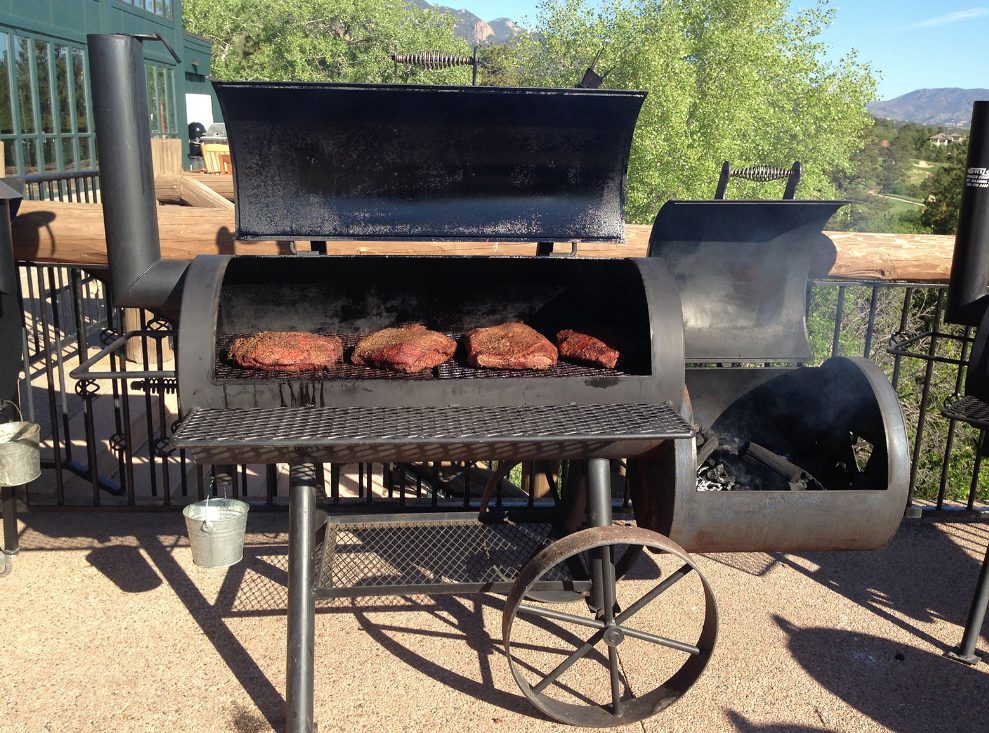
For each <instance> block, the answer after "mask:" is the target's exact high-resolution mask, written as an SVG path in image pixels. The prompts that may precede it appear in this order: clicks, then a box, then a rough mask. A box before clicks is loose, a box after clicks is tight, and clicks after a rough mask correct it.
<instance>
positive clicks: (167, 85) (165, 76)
mask: <svg viewBox="0 0 989 733" xmlns="http://www.w3.org/2000/svg"><path fill="white" fill-rule="evenodd" d="M174 79H175V72H174V71H172V70H171V69H162V70H161V88H162V89H164V90H165V94H164V103H163V104H164V112H163V113H162V119H163V120H164V121H165V131H166V132H176V128H175V98H174V95H173V94H172V92H173V91H174V90H173V85H172V82H173V80H174Z"/></svg>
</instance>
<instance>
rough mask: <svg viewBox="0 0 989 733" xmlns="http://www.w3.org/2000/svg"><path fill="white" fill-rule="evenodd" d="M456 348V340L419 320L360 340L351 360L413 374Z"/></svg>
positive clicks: (441, 358)
mask: <svg viewBox="0 0 989 733" xmlns="http://www.w3.org/2000/svg"><path fill="white" fill-rule="evenodd" d="M456 350H457V342H456V341H454V340H453V339H451V338H449V337H448V336H445V335H444V334H442V333H439V332H438V331H430V330H429V329H427V328H426V327H425V326H423V325H422V324H419V323H416V324H413V325H410V326H402V327H400V328H383V329H381V330H380V331H375V332H374V333H372V334H370V335H368V336H365V337H364V338H362V339H361V340H360V341H358V342H357V346H356V347H354V353H353V355H352V356H351V357H350V360H351V361H352V362H354V364H358V365H360V366H374V367H381V368H384V369H391V370H392V371H396V372H403V373H405V374H412V373H413V372H421V371H423V370H424V369H432V368H433V367H436V366H439V365H440V364H442V363H443V362H444V361H446V360H447V359H449V358H450V357H451V356H453V353H454V352H455V351H456Z"/></svg>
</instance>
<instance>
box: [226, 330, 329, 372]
mask: <svg viewBox="0 0 989 733" xmlns="http://www.w3.org/2000/svg"><path fill="white" fill-rule="evenodd" d="M227 358H229V359H230V360H231V361H233V362H234V363H235V364H238V365H239V366H242V367H245V368H247V369H264V370H266V371H270V372H306V371H311V370H317V369H327V368H329V367H331V366H333V365H334V364H337V363H339V362H340V361H341V360H342V359H343V343H342V342H341V341H340V339H339V338H337V337H336V336H321V335H319V334H316V333H305V332H302V331H261V332H260V333H256V334H254V335H253V336H244V337H242V338H239V339H237V340H235V341H234V342H233V344H232V345H231V346H230V350H229V351H228V352H227Z"/></svg>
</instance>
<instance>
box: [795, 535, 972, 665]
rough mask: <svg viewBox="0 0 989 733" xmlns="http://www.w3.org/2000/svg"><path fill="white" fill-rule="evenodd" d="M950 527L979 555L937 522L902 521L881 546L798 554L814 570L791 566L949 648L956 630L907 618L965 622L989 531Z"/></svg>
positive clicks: (934, 644)
mask: <svg viewBox="0 0 989 733" xmlns="http://www.w3.org/2000/svg"><path fill="white" fill-rule="evenodd" d="M952 531H953V532H955V533H957V534H959V536H960V538H961V541H964V542H965V543H966V544H970V545H971V546H972V547H974V548H976V549H977V550H978V559H976V558H975V557H972V556H971V555H969V554H968V553H967V552H966V551H965V549H964V548H963V547H961V546H959V544H958V543H957V542H956V541H954V540H953V539H952V537H951V535H949V534H947V533H946V532H945V531H942V530H941V529H939V528H938V527H937V526H936V525H933V524H929V523H920V522H906V523H904V525H903V526H902V527H900V529H899V531H898V532H897V533H896V535H895V536H894V537H893V539H892V540H891V541H890V543H889V544H888V545H887V546H886V547H884V548H882V549H880V550H876V551H874V552H819V553H799V555H798V556H799V557H802V558H805V559H807V560H809V561H810V562H811V563H813V564H814V565H817V566H818V567H817V569H816V570H809V569H807V568H806V567H802V566H801V565H799V564H795V563H789V565H790V566H791V567H792V568H793V569H795V570H797V571H799V572H801V573H803V574H804V575H806V576H807V577H809V578H812V579H813V580H815V581H817V582H818V583H821V584H822V585H824V586H826V587H828V588H830V589H831V590H833V591H835V592H836V593H840V594H841V595H843V596H844V597H845V598H848V599H849V600H851V601H854V602H855V603H857V604H858V605H860V606H862V607H863V608H866V609H868V610H870V611H871V612H872V613H875V614H876V615H878V616H880V617H881V618H883V619H885V620H886V621H889V622H890V623H892V624H895V625H896V626H898V627H900V628H901V629H904V630H905V631H907V632H909V633H910V634H912V635H914V636H915V637H917V638H918V639H920V640H922V641H924V642H926V643H927V644H930V645H931V646H932V647H934V648H935V649H940V650H942V651H948V650H950V649H953V648H954V647H955V646H957V645H958V644H959V643H960V642H961V636H960V634H959V638H957V639H937V638H934V637H932V636H931V635H929V634H928V633H926V632H924V631H923V630H922V629H920V628H919V626H918V625H917V624H913V623H910V620H914V621H917V622H919V623H923V624H926V623H930V622H932V621H937V620H941V621H947V622H949V623H953V624H958V625H959V626H964V624H965V621H966V619H967V617H968V610H969V607H970V605H971V603H972V596H973V594H974V592H975V584H976V581H977V580H978V576H979V569H980V567H981V558H982V555H983V552H984V550H985V547H986V542H989V531H987V528H986V526H985V525H980V524H958V525H953V527H952ZM918 553H923V554H924V555H925V557H924V558H922V559H921V558H920V557H919V556H918ZM777 559H779V560H781V561H782V560H783V559H784V556H783V555H779V556H778V558H777ZM894 612H895V613H894ZM904 616H905V617H906V619H904V618H902V617H904ZM987 626H989V625H987ZM987 633H989V631H987V628H986V627H984V628H983V633H982V635H983V638H986V639H989V636H987Z"/></svg>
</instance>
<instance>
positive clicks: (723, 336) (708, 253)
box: [630, 201, 910, 552]
mask: <svg viewBox="0 0 989 733" xmlns="http://www.w3.org/2000/svg"><path fill="white" fill-rule="evenodd" d="M840 205H841V202H828V201H732V202H728V201H703V202H701V201H697V202H670V203H668V204H667V205H666V206H664V208H663V209H662V210H661V211H660V213H659V215H658V216H657V218H656V223H655V224H654V227H653V232H652V236H651V238H650V254H651V256H654V257H658V258H661V259H663V260H664V261H665V262H666V263H667V264H668V265H669V267H670V269H671V271H672V272H673V277H674V279H675V280H676V282H677V286H678V288H679V291H680V295H681V299H682V301H683V310H684V342H685V347H684V354H685V359H686V362H687V369H686V374H685V383H686V388H687V392H688V394H689V400H688V403H687V404H688V405H689V419H690V420H691V421H692V423H693V426H694V427H695V429H696V430H697V436H698V437H697V438H696V439H695V440H694V441H692V442H691V443H687V442H684V443H682V444H680V445H672V444H671V445H669V446H664V447H662V449H661V450H659V451H657V453H656V455H654V456H653V460H651V461H650V460H649V459H648V458H642V459H636V460H635V461H633V462H632V465H631V466H630V474H631V476H630V480H631V488H632V498H633V503H635V505H636V516H637V517H638V518H639V521H640V523H643V521H645V523H646V526H649V527H650V528H653V529H656V530H658V531H660V532H662V533H664V534H667V535H668V536H669V537H670V538H671V539H673V540H674V541H675V542H677V543H679V544H681V545H682V546H683V547H685V548H687V549H688V550H690V551H695V552H719V551H724V552H746V551H764V552H773V551H786V552H789V551H800V550H839V549H849V550H851V549H872V548H875V547H879V546H881V545H883V544H885V543H886V542H887V541H888V540H889V538H890V537H891V536H892V534H893V532H894V531H895V530H896V528H897V527H898V526H899V523H900V520H901V519H902V517H903V510H904V507H905V506H906V499H907V489H908V484H909V463H910V462H909V455H908V449H907V438H906V430H905V427H904V424H903V417H902V415H901V413H900V408H899V403H898V401H897V399H896V394H895V393H894V391H893V389H892V387H891V386H890V384H889V382H888V380H887V379H886V377H885V376H884V375H883V374H882V372H881V371H880V370H879V369H878V368H877V367H876V366H875V365H874V364H873V363H872V362H870V361H868V360H865V359H861V358H844V357H837V358H833V359H829V360H828V361H826V362H824V364H822V365H821V366H819V367H806V366H803V363H804V362H805V361H807V360H809V359H810V357H811V349H810V344H809V343H808V340H807V329H806V316H805V309H806V286H807V280H808V277H809V275H810V274H811V273H812V272H817V273H819V274H823V273H822V272H821V270H824V271H825V272H826V269H827V267H829V266H830V263H831V262H833V258H834V245H833V244H832V243H831V242H830V240H828V239H827V238H826V237H825V236H824V235H823V234H822V233H821V230H822V228H823V226H824V225H825V224H826V223H827V221H828V219H829V218H830V217H831V215H832V214H833V213H834V212H835V211H836V210H837V209H838V207H839V206H840Z"/></svg>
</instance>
